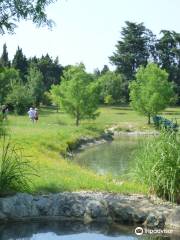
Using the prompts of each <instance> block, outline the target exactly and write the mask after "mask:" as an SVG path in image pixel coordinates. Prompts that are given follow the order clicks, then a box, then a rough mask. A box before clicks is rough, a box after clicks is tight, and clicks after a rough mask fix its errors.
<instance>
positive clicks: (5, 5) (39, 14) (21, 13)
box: [0, 0, 55, 34]
mask: <svg viewBox="0 0 180 240" xmlns="http://www.w3.org/2000/svg"><path fill="white" fill-rule="evenodd" d="M54 1H55V0H41V1H40V0H31V1H30V0H18V1H14V0H9V1H7V0H2V1H0V16H1V17H0V34H4V33H5V32H6V31H7V32H9V33H13V32H14V29H15V28H16V27H17V25H16V23H17V22H19V21H20V20H21V19H28V20H32V22H33V23H35V24H36V25H37V26H43V25H48V26H50V27H51V26H52V21H51V20H48V19H47V15H46V13H45V8H46V6H47V5H49V4H50V3H52V2H54Z"/></svg>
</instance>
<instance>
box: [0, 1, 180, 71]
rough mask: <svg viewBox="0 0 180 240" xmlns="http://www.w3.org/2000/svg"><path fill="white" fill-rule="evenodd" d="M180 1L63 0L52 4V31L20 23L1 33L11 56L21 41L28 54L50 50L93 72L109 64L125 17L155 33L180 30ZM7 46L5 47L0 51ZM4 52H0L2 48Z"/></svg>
mask: <svg viewBox="0 0 180 240" xmlns="http://www.w3.org/2000/svg"><path fill="white" fill-rule="evenodd" d="M179 11H180V0H58V1H57V2H56V3H55V4H52V5H50V6H49V7H48V8H47V13H48V15H49V17H50V18H52V19H53V20H54V21H55V23H56V26H55V27H54V28H53V30H51V31H50V30H48V28H36V27H35V26H34V25H33V24H32V23H30V22H27V21H23V22H20V24H19V27H18V28H17V29H16V34H14V35H8V34H5V35H3V36H1V38H0V49H2V45H3V43H5V42H6V44H7V47H8V52H9V57H10V59H12V57H13V55H14V53H15V51H16V49H17V46H18V45H19V46H20V47H21V48H22V49H23V52H24V54H25V55H26V56H27V57H31V56H34V55H36V56H38V57H40V56H41V55H42V54H46V53H47V52H48V53H49V54H50V56H52V57H53V58H55V57H56V56H58V57H59V61H60V63H61V64H62V65H67V64H76V63H79V62H84V64H85V65H86V68H87V70H88V71H89V72H92V71H93V69H95V68H97V67H98V68H99V69H101V68H102V67H103V65H104V64H108V65H109V66H111V65H110V64H109V59H108V56H111V55H112V52H113V51H114V50H115V44H116V43H117V41H118V40H119V39H120V31H121V28H122V27H123V26H125V24H124V22H125V21H133V22H137V23H140V22H144V24H145V26H146V27H147V28H149V29H151V30H152V31H153V32H154V33H155V34H159V32H160V30H161V29H167V30H175V31H176V32H180V14H179ZM1 51H2V50H1ZM1 51H0V52H1Z"/></svg>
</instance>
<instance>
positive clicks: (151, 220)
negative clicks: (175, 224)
mask: <svg viewBox="0 0 180 240" xmlns="http://www.w3.org/2000/svg"><path fill="white" fill-rule="evenodd" d="M165 221H166V219H165V217H164V215H162V214H158V213H157V214H154V213H150V214H149V215H148V217H147V218H146V221H145V222H144V223H143V225H144V226H145V227H146V228H150V229H154V228H156V229H164V226H165Z"/></svg>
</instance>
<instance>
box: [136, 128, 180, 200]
mask: <svg viewBox="0 0 180 240" xmlns="http://www.w3.org/2000/svg"><path fill="white" fill-rule="evenodd" d="M135 162H136V168H135V176H136V177H137V178H138V180H139V181H140V182H143V183H145V184H147V186H148V187H149V190H150V191H153V192H155V193H156V194H157V195H158V196H160V197H163V198H165V199H167V200H170V201H178V199H179V197H180V186H179V183H180V141H179V136H178V135H176V133H174V132H170V131H162V132H161V134H160V136H154V137H153V138H152V139H148V141H145V142H144V143H142V145H141V147H140V149H139V150H138V151H137V153H136V157H135Z"/></svg>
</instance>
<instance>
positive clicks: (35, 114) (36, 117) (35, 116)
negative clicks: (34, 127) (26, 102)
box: [34, 108, 39, 123]
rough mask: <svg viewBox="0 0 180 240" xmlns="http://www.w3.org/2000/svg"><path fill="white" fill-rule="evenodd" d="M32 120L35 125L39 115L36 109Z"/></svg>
mask: <svg viewBox="0 0 180 240" xmlns="http://www.w3.org/2000/svg"><path fill="white" fill-rule="evenodd" d="M34 119H35V121H36V123H37V121H38V119H39V113H38V109H37V108H35V109H34Z"/></svg>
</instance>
